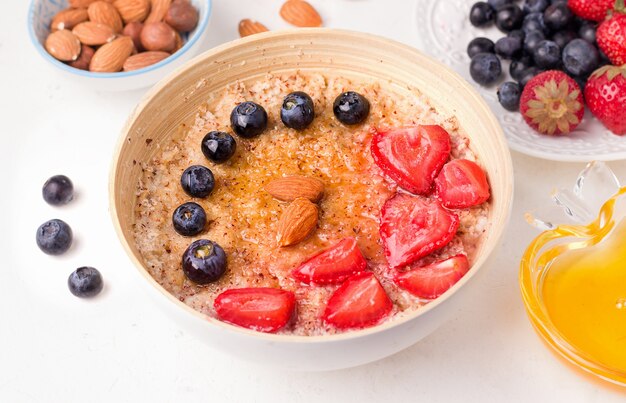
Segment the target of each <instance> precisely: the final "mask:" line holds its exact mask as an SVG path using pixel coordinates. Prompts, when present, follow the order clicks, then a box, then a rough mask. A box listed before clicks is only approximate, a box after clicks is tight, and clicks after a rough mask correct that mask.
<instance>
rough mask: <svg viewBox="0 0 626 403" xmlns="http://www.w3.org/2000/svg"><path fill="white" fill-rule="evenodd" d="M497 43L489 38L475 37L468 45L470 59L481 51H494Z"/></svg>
mask: <svg viewBox="0 0 626 403" xmlns="http://www.w3.org/2000/svg"><path fill="white" fill-rule="evenodd" d="M495 51H496V50H495V44H494V43H493V41H492V40H491V39H488V38H482V37H479V38H474V39H472V40H471V41H470V43H469V44H468V45H467V55H468V56H469V57H470V59H471V58H472V57H474V56H476V55H477V54H479V53H494V52H495Z"/></svg>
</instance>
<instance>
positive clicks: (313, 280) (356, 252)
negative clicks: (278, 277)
mask: <svg viewBox="0 0 626 403" xmlns="http://www.w3.org/2000/svg"><path fill="white" fill-rule="evenodd" d="M366 268H367V261H366V260H365V258H364V257H363V254H362V253H361V250H360V249H359V247H358V246H357V244H356V239H354V238H345V239H343V240H341V241H339V242H338V243H336V244H335V245H333V246H331V247H330V248H328V249H326V250H325V251H323V252H321V253H318V254H317V255H315V256H313V257H311V258H310V259H309V260H307V261H306V262H304V263H302V264H301V265H300V266H299V267H298V268H297V269H295V270H294V271H293V272H292V273H291V274H292V276H293V277H294V278H295V279H296V280H298V281H301V282H303V283H304V284H313V285H316V284H319V285H324V284H339V283H342V282H343V281H344V280H345V279H346V278H348V277H350V276H351V275H353V274H356V273H359V272H362V271H364V270H365V269H366Z"/></svg>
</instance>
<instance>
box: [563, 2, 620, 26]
mask: <svg viewBox="0 0 626 403" xmlns="http://www.w3.org/2000/svg"><path fill="white" fill-rule="evenodd" d="M614 4H615V0H568V2H567V6H568V7H569V8H570V9H571V10H572V12H574V14H576V15H577V16H579V17H581V18H584V19H586V20H593V21H598V22H600V21H604V19H605V18H606V14H607V13H608V11H609V10H612V9H613V5H614Z"/></svg>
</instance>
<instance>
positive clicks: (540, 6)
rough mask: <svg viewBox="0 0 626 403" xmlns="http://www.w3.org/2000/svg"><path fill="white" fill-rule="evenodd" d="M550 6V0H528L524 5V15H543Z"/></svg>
mask: <svg viewBox="0 0 626 403" xmlns="http://www.w3.org/2000/svg"><path fill="white" fill-rule="evenodd" d="M549 5H550V2H549V1H548V0H526V2H525V3H524V9H523V10H524V13H526V14H529V13H543V12H544V11H545V9H546V8H548V6H549Z"/></svg>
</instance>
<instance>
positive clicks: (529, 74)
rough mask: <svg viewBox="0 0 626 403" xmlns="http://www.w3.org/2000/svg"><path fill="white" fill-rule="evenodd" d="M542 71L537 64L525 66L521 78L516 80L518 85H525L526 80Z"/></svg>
mask: <svg viewBox="0 0 626 403" xmlns="http://www.w3.org/2000/svg"><path fill="white" fill-rule="evenodd" d="M541 72H543V70H541V69H540V68H539V67H537V66H532V67H529V68H527V69H526V70H525V71H524V72H523V73H522V76H521V78H520V79H519V80H518V82H519V85H521V86H522V87H525V86H526V84H528V82H529V81H530V80H531V79H533V78H534V77H535V76H536V75H537V74H539V73H541Z"/></svg>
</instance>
